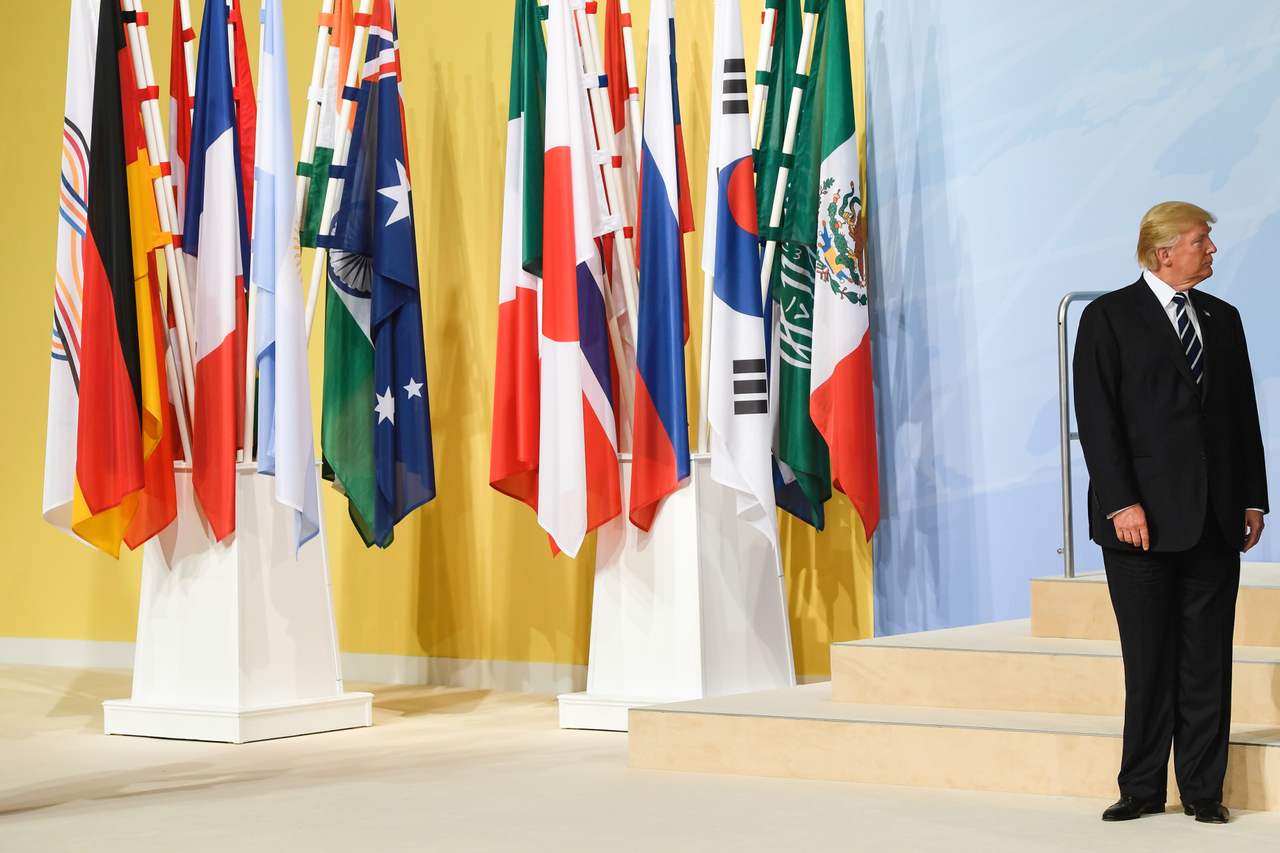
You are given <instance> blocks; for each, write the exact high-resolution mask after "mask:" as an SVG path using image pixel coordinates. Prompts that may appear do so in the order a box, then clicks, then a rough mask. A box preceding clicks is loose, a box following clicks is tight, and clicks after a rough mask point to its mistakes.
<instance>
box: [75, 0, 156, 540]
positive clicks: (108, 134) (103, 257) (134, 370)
mask: <svg viewBox="0 0 1280 853" xmlns="http://www.w3.org/2000/svg"><path fill="white" fill-rule="evenodd" d="M127 49H128V46H127V45H126V43H125V39H124V26H123V23H122V21H121V16H120V6H119V3H118V2H117V0H102V3H101V4H100V11H99V15H98V48H97V58H96V61H95V70H94V85H93V131H92V135H91V136H90V139H91V144H90V149H89V184H88V200H87V201H88V216H87V220H88V229H87V232H86V234H85V239H84V267H85V269H84V296H83V300H84V302H83V306H84V307H83V310H84V313H83V315H82V328H81V355H80V361H81V364H80V418H79V424H78V427H77V433H76V486H75V503H74V507H73V509H72V521H71V529H72V531H73V532H74V533H75V534H76V535H77V536H79V537H80V538H81V539H84V540H85V541H86V542H88V543H89V544H91V545H94V546H95V547H97V548H99V549H100V550H102V551H105V552H106V553H108V554H110V555H112V556H113V557H118V556H119V555H120V543H121V542H122V541H123V540H124V536H125V531H127V530H128V529H129V527H130V525H131V524H132V523H133V518H134V516H135V515H136V514H137V509H138V493H139V492H141V491H142V489H143V486H144V485H145V474H144V471H143V464H144V460H145V455H144V453H143V442H142V366H141V364H140V363H139V362H140V359H139V357H138V353H139V349H138V304H137V297H136V291H135V283H134V266H133V236H132V230H131V228H130V210H129V179H128V171H127V167H126V163H127V158H126V154H125V150H126V146H125V129H124V125H125V123H124V115H123V110H122V107H121V94H122V93H121V86H120V51H121V50H126V51H127Z"/></svg>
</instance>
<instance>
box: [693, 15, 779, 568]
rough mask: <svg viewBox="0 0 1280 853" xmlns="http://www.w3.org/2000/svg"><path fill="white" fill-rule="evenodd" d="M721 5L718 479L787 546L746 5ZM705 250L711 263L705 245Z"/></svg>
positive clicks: (716, 142)
mask: <svg viewBox="0 0 1280 853" xmlns="http://www.w3.org/2000/svg"><path fill="white" fill-rule="evenodd" d="M719 6H720V8H719V10H718V14H717V16H716V25H717V31H716V34H715V44H714V49H713V52H712V60H711V61H712V70H713V76H712V80H713V87H712V92H711V148H710V150H709V152H708V155H707V164H708V167H707V170H708V175H709V179H708V183H711V178H714V180H715V185H714V188H712V187H708V197H707V198H708V204H707V208H708V210H707V218H706V220H705V221H706V222H707V223H708V225H707V235H708V237H707V240H706V241H705V243H706V244H708V245H710V246H711V247H712V253H711V254H712V259H711V260H712V264H713V266H712V267H711V269H710V270H709V271H710V272H711V273H712V284H713V294H714V297H713V300H712V303H711V379H710V388H709V395H708V397H709V402H708V421H709V422H710V425H711V478H712V479H713V480H715V481H716V482H717V483H721V484H723V485H725V486H727V487H729V488H731V489H734V490H735V491H736V492H737V512H738V515H739V517H741V518H742V519H743V520H744V521H747V522H748V523H750V524H751V525H752V526H754V527H756V528H757V529H758V530H760V532H761V533H763V534H764V535H765V536H766V537H767V538H768V539H769V541H770V542H772V543H773V545H774V547H775V548H777V543H778V514H777V511H776V508H775V503H774V494H773V467H772V455H771V444H772V429H771V427H770V424H769V392H768V378H767V377H768V354H767V351H766V326H765V304H764V295H763V293H762V292H761V288H760V249H759V237H758V229H757V227H756V199H755V183H754V178H755V175H754V170H753V162H752V158H751V118H750V113H749V110H750V103H749V101H748V100H747V98H748V96H747V64H746V58H745V54H744V51H743V46H742V7H741V5H740V3H739V0H719ZM712 192H714V195H711V194H710V193H712ZM713 204H714V208H713ZM713 228H714V230H712V229H713ZM703 258H704V264H705V262H706V253H705V252H704V256H703Z"/></svg>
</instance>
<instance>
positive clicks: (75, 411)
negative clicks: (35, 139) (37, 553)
mask: <svg viewBox="0 0 1280 853" xmlns="http://www.w3.org/2000/svg"><path fill="white" fill-rule="evenodd" d="M97 53H98V6H97V3H95V2H93V0H71V36H70V40H69V43H68V46H67V103H66V110H65V112H64V113H63V122H62V177H61V188H62V191H61V195H60V198H59V204H58V260H57V275H56V278H55V281H54V291H53V335H52V338H53V341H52V343H53V346H52V358H51V361H50V368H49V425H48V434H47V436H46V440H45V454H44V502H43V506H42V511H43V514H44V519H45V521H47V522H49V523H50V524H52V525H54V526H55V527H57V528H59V529H61V530H65V531H66V532H67V533H70V532H71V504H72V499H73V496H74V494H75V483H76V430H77V426H78V424H79V414H80V394H79V382H80V303H81V295H82V293H83V289H84V286H83V285H84V283H83V281H82V276H83V270H84V237H85V231H86V229H87V227H88V216H89V206H88V201H89V200H88V198H87V192H86V191H87V189H88V186H89V145H90V142H91V140H90V138H89V135H90V132H91V130H92V126H93V69H94V61H95V58H96V57H97Z"/></svg>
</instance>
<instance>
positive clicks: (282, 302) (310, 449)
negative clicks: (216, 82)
mask: <svg viewBox="0 0 1280 853" xmlns="http://www.w3.org/2000/svg"><path fill="white" fill-rule="evenodd" d="M281 5H282V0H267V7H266V9H265V10H264V12H265V15H266V20H265V21H264V23H265V26H266V29H265V32H264V36H263V37H264V44H263V53H262V67H261V68H260V69H259V71H258V121H259V122H260V123H259V125H258V134H259V136H258V162H257V168H255V169H254V189H255V197H256V198H257V210H256V211H255V216H254V228H253V255H252V258H253V259H252V262H251V263H250V265H249V268H250V270H252V278H253V284H254V285H255V286H256V287H257V288H258V299H257V323H256V337H257V340H256V341H255V348H254V352H255V355H256V357H257V365H258V471H259V472H260V473H263V474H274V475H275V478H276V482H275V488H276V500H277V501H279V502H280V503H282V504H284V505H285V506H290V507H293V509H294V514H295V522H294V531H295V534H296V537H297V538H296V540H295V543H296V544H295V553H296V549H297V548H301V547H302V545H303V543H305V542H306V541H307V540H308V539H310V538H311V537H313V536H315V535H316V533H317V532H318V531H319V530H320V512H319V497H318V494H317V480H316V464H315V456H316V454H315V440H314V438H313V436H312V433H311V376H310V372H309V369H308V366H307V327H306V320H305V313H306V297H305V295H304V294H303V291H302V254H301V248H300V246H299V242H298V211H297V204H296V198H295V185H294V174H293V173H294V160H293V125H292V124H291V118H290V109H289V69H288V64H287V62H286V57H285V44H284V20H283V13H282V10H281Z"/></svg>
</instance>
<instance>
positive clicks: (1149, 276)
mask: <svg viewBox="0 0 1280 853" xmlns="http://www.w3.org/2000/svg"><path fill="white" fill-rule="evenodd" d="M1142 280H1143V281H1145V282H1146V283H1147V287H1149V288H1151V292H1152V293H1154V294H1155V295H1156V299H1157V300H1158V301H1159V302H1160V307H1161V308H1163V309H1164V313H1165V314H1166V315H1168V317H1169V322H1170V323H1172V324H1173V330H1174V331H1175V332H1177V331H1178V306H1177V305H1174V304H1173V297H1174V296H1176V295H1177V294H1178V292H1179V291H1176V290H1174V289H1173V288H1172V287H1170V286H1169V285H1167V284H1165V283H1164V282H1163V281H1161V280H1160V278H1159V277H1158V276H1157V275H1156V274H1155V273H1153V272H1152V271H1151V270H1143V271H1142ZM1183 292H1184V293H1185V291H1183ZM1187 316H1188V317H1190V318H1191V326H1192V328H1194V329H1195V330H1196V337H1197V338H1199V339H1200V346H1201V347H1203V346H1204V335H1202V334H1200V318H1199V317H1197V316H1196V309H1195V308H1193V307H1192V306H1191V296H1190V295H1188V296H1187ZM1178 337H1182V336H1181V335H1179V336H1178Z"/></svg>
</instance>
